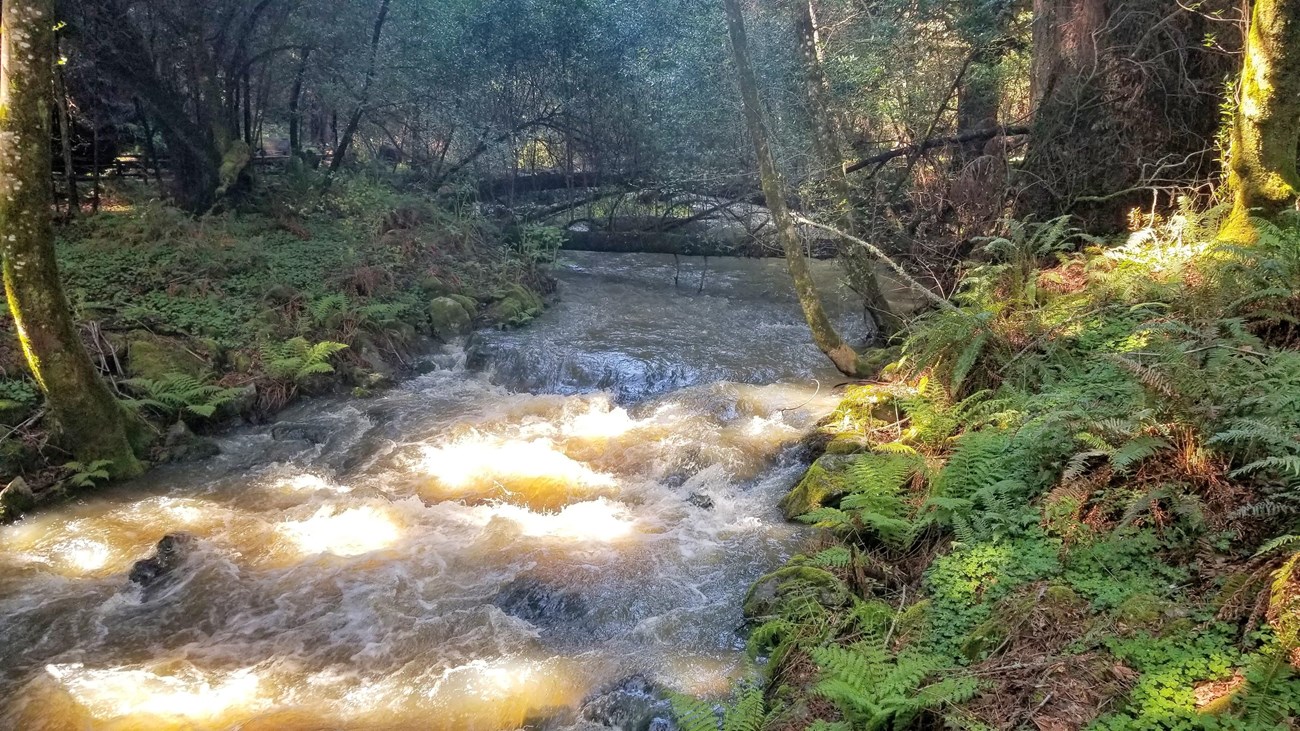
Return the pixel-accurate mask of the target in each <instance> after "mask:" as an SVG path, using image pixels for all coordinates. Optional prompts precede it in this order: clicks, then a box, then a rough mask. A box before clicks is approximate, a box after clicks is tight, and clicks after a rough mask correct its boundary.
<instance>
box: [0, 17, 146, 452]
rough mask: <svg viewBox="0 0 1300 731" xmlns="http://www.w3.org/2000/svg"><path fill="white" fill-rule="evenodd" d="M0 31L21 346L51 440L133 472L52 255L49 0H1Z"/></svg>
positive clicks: (0, 241)
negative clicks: (49, 423) (0, 19)
mask: <svg viewBox="0 0 1300 731" xmlns="http://www.w3.org/2000/svg"><path fill="white" fill-rule="evenodd" d="M2 13H3V26H4V28H3V34H2V35H0V251H2V252H3V254H4V283H5V294H6V296H7V298H8V302H9V311H10V313H11V314H12V315H13V318H14V324H15V326H16V329H17V331H18V337H19V340H20V341H21V345H22V349H23V353H24V355H25V356H26V358H27V363H28V365H29V366H30V367H31V370H32V374H33V376H35V378H36V382H37V383H38V384H39V386H40V388H41V390H42V391H43V392H44V393H45V397H46V403H47V408H48V418H49V419H50V420H51V421H52V422H53V424H54V427H55V434H56V437H57V439H58V441H59V442H60V443H62V444H65V445H66V446H67V448H68V449H69V450H70V451H71V452H72V453H73V454H74V455H75V456H76V457H77V459H79V460H81V461H83V462H92V461H95V460H109V461H110V462H111V463H112V468H111V472H112V473H113V474H114V475H115V476H119V477H124V476H130V475H135V474H138V473H139V472H140V471H141V465H140V462H139V461H138V460H137V459H136V457H135V455H134V454H133V452H132V449H131V444H130V441H129V440H128V438H127V414H126V412H125V411H124V410H123V408H122V407H121V405H120V404H118V402H117V400H116V399H114V398H113V395H112V394H111V393H110V392H109V390H108V388H107V386H105V385H104V382H103V381H101V380H100V378H99V375H98V374H97V373H96V372H95V367H94V365H93V364H92V363H91V362H90V356H89V355H88V354H87V353H86V349H85V347H84V346H83V345H82V343H81V340H80V338H79V337H78V336H77V329H76V326H75V325H74V323H73V321H72V316H71V314H70V312H69V310H68V303H67V300H66V299H65V297H64V295H63V289H62V287H61V286H60V284H59V271H58V266H57V264H56V262H55V258H54V227H53V222H52V220H51V209H52V207H53V200H52V195H51V191H50V162H51V160H50V130H49V123H50V108H49V101H50V99H51V98H52V91H53V70H54V34H53V28H54V2H53V0H4V3H3V11H2Z"/></svg>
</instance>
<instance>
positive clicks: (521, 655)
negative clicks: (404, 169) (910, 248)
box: [0, 253, 867, 731]
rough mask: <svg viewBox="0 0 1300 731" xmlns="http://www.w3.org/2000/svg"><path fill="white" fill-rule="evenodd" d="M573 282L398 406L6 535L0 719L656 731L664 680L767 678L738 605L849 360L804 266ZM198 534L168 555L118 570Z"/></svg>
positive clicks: (450, 361)
mask: <svg viewBox="0 0 1300 731" xmlns="http://www.w3.org/2000/svg"><path fill="white" fill-rule="evenodd" d="M815 268H816V273H817V275H818V278H819V279H820V280H821V281H822V283H823V284H822V291H823V293H824V296H826V298H827V300H828V305H829V306H830V309H831V310H832V311H833V313H834V315H835V319H836V321H837V323H838V324H839V326H840V327H841V328H842V329H843V330H844V331H846V332H847V333H848V334H850V335H853V336H855V337H856V338H858V339H861V338H862V337H864V336H865V335H866V334H867V333H866V331H865V325H864V324H863V318H862V315H861V311H860V309H859V310H855V309H854V308H853V307H852V305H851V304H850V303H851V302H852V301H853V297H852V294H851V293H850V292H847V291H845V290H843V289H841V288H840V286H839V285H838V284H837V283H836V282H837V281H838V277H837V273H836V271H835V270H834V268H833V265H831V264H827V263H815ZM557 277H558V279H559V282H560V287H559V298H558V302H557V304H556V305H555V306H554V307H552V308H551V309H549V310H548V311H547V312H546V314H544V315H543V316H542V317H541V318H540V319H539V320H538V321H536V322H535V323H534V324H533V325H530V326H529V327H527V328H525V329H522V330H517V331H510V332H496V331H493V332H481V333H478V334H476V335H475V336H474V337H473V338H472V339H471V341H470V342H469V343H468V344H467V345H465V346H462V345H456V346H448V347H446V348H444V349H443V350H442V351H441V352H438V353H435V354H432V355H430V356H429V357H428V358H427V360H426V363H425V368H426V370H427V371H428V372H427V373H425V374H424V375H421V376H418V377H415V378H412V379H410V380H409V381H406V382H404V383H402V384H401V385H399V386H398V387H396V388H394V389H392V390H390V391H388V392H386V393H384V394H383V395H381V396H378V397H376V398H372V399H364V400H361V399H342V398H326V399H314V400H310V401H306V402H303V403H301V404H298V405H296V406H294V407H293V408H291V409H290V410H288V411H286V412H285V413H283V414H282V415H281V416H280V417H279V419H278V420H277V422H276V423H274V424H269V425H264V426H259V427H244V428H241V429H238V430H235V431H233V432H230V433H228V434H225V435H223V436H222V437H221V438H220V439H219V442H220V445H221V448H222V454H221V455H219V456H217V457H215V458H212V459H209V460H207V461H204V462H199V463H193V464H185V465H176V466H170V467H164V468H159V469H156V470H154V471H153V472H151V473H150V474H149V475H147V476H146V477H145V478H143V479H141V480H138V481H136V482H133V483H130V484H127V485H121V486H115V487H113V488H111V489H108V490H104V491H102V492H100V493H97V494H95V495H94V496H88V497H86V498H84V499H82V500H79V501H76V502H74V503H69V504H66V505H63V506H60V507H54V508H50V509H47V510H45V511H43V512H41V513H39V514H37V515H34V516H31V517H29V518H26V519H24V520H23V521H21V522H19V523H16V524H14V525H9V526H4V527H0V697H3V698H4V703H3V709H2V710H0V728H8V729H23V730H24V731H27V730H31V731H43V730H49V731H56V730H57V731H62V730H63V729H72V728H94V729H149V730H151V731H152V730H154V729H243V730H245V731H247V730H251V729H325V728H329V729H406V728H419V729H483V730H485V731H487V730H495V729H515V728H520V727H522V726H525V725H529V726H530V727H533V728H539V729H540V728H546V729H599V728H607V727H610V726H614V727H620V726H622V727H627V728H633V727H637V728H638V731H640V729H644V728H667V726H666V725H664V722H663V721H662V720H653V717H654V716H655V714H659V715H662V713H661V712H660V711H659V710H655V709H654V708H650V710H649V711H647V710H646V709H645V708H641V709H637V708H632V710H628V708H629V707H633V706H636V704H637V703H642V705H644V706H646V707H651V706H654V701H653V696H654V690H653V689H654V688H660V687H662V688H672V689H675V690H678V691H682V692H688V693H694V694H700V695H709V694H719V693H725V691H726V689H727V687H728V683H729V682H731V681H732V680H733V679H735V678H737V677H740V676H743V675H745V674H746V673H749V672H751V670H750V668H749V664H748V663H747V661H746V659H745V653H744V639H743V628H742V623H743V618H742V616H741V611H740V605H741V601H742V599H743V597H744V595H745V592H746V591H747V589H748V587H749V586H750V584H751V583H752V582H753V581H754V580H755V579H757V578H758V577H759V576H761V575H762V574H764V573H765V572H767V571H770V570H772V569H774V568H775V567H777V566H779V565H780V563H781V562H782V561H783V560H784V559H785V558H786V557H788V555H789V554H790V553H791V552H793V551H795V550H797V548H798V544H799V540H800V537H801V531H800V529H799V527H798V526H794V525H791V524H788V523H786V522H785V521H784V520H782V518H781V515H780V513H779V511H778V510H777V508H776V504H777V501H778V499H779V498H780V496H781V495H782V494H783V493H784V492H785V491H786V490H788V489H789V488H790V487H791V486H792V485H793V484H794V482H795V481H796V480H797V479H798V477H799V475H800V474H801V472H802V471H803V469H804V468H805V467H806V464H805V462H804V460H805V459H806V455H805V454H803V453H802V451H801V450H800V448H799V443H800V440H801V439H802V438H803V437H804V436H805V435H807V434H808V432H809V431H810V430H811V429H812V428H813V426H814V425H815V423H816V422H817V421H818V420H819V419H821V418H822V417H824V416H826V415H827V414H829V413H830V412H831V411H832V410H833V409H834V407H835V404H836V402H837V400H838V399H837V396H836V394H835V393H834V392H833V388H832V386H833V384H835V383H836V382H838V381H839V380H840V379H839V377H838V375H837V374H836V373H835V372H834V371H833V369H831V368H829V363H828V362H827V360H826V358H825V357H824V356H823V355H822V354H821V353H819V352H818V351H817V350H816V348H815V347H813V345H812V344H811V343H810V341H809V335H808V330H807V327H806V325H805V324H804V322H803V319H802V316H801V313H800V310H799V307H798V304H797V302H796V301H795V299H794V297H793V293H792V291H791V289H790V286H789V279H788V275H787V274H786V272H785V269H784V262H782V261H780V260H749V259H716V258H711V259H709V260H707V269H706V267H705V262H704V261H702V260H700V259H685V258H683V259H682V260H681V264H680V267H679V266H678V265H677V264H676V263H675V261H674V259H673V257H671V256H660V255H645V254H620V255H614V254H584V253H570V254H566V255H565V257H564V259H563V260H562V262H561V264H560V265H559V266H558V267H557ZM701 278H703V286H702V288H701V286H700V285H701ZM178 532H184V533H187V534H189V535H191V536H193V538H194V540H192V541H187V542H186V543H185V545H184V549H185V552H184V556H183V560H182V561H181V563H180V565H179V566H178V567H177V568H176V569H175V570H174V571H173V572H172V573H171V574H170V575H167V576H164V577H163V578H162V580H160V581H158V582H157V583H154V584H152V585H151V586H149V587H148V588H147V589H145V588H142V587H141V586H139V585H138V584H136V583H133V582H132V581H130V580H129V579H128V573H129V572H130V570H131V568H132V565H133V564H134V563H135V562H136V561H138V560H140V559H142V558H145V557H146V556H149V555H150V554H151V553H152V552H153V551H154V547H155V545H156V544H157V542H158V541H159V540H160V539H161V538H162V537H163V536H164V535H167V534H172V533H178ZM629 678H634V679H635V680H632V681H628V679H629ZM620 683H621V685H620ZM613 686H617V687H618V688H619V690H618V692H616V693H614V694H612V695H611V694H609V693H606V694H604V695H602V689H606V690H608V689H609V688H610V687H613ZM621 696H626V697H621ZM629 699H631V700H630V701H629ZM629 703H630V706H629ZM660 706H662V704H660ZM656 724H657V725H656Z"/></svg>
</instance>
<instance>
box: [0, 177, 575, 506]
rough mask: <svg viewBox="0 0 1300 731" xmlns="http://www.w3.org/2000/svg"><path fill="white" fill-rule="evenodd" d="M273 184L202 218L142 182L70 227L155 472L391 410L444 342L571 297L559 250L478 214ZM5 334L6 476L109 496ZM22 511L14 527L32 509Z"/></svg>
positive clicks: (353, 191) (64, 245)
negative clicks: (320, 413) (305, 408)
mask: <svg viewBox="0 0 1300 731" xmlns="http://www.w3.org/2000/svg"><path fill="white" fill-rule="evenodd" d="M267 185H268V187H267V189H266V190H264V191H263V192H262V193H261V194H260V195H259V197H258V198H257V199H256V200H250V201H246V202H245V204H244V206H243V207H242V208H241V209H240V210H238V211H236V212H230V213H220V214H209V215H206V216H202V217H198V218H194V217H191V216H189V215H187V214H185V213H183V212H181V211H178V210H176V209H173V208H170V207H168V206H166V205H164V204H161V203H159V202H158V201H157V200H156V199H154V198H153V197H152V193H151V191H150V190H149V189H148V188H147V187H146V186H144V185H132V184H130V183H129V182H127V183H123V186H122V187H119V188H118V189H117V190H116V191H115V192H114V193H113V194H112V195H111V196H106V200H105V203H104V206H103V209H102V210H101V212H100V213H99V214H97V215H95V216H92V217H88V218H83V219H80V220H76V221H73V222H70V223H67V224H65V225H64V226H62V227H61V228H60V230H59V241H58V253H59V258H60V266H61V269H62V275H63V279H64V282H65V287H66V290H67V292H68V295H69V299H70V300H71V304H72V306H73V308H74V311H75V312H76V314H77V319H78V321H79V322H80V323H81V331H82V335H83V339H84V341H85V342H86V345H87V347H88V349H89V350H90V352H91V354H92V357H93V358H94V359H95V360H96V361H97V364H98V366H99V368H100V370H101V372H102V373H103V374H104V375H105V376H106V377H107V378H109V379H110V381H111V383H112V384H113V387H114V389H115V390H116V391H117V392H118V395H119V396H120V397H121V398H122V400H123V403H124V404H125V405H126V406H127V407H128V408H130V409H131V410H133V411H135V412H136V413H137V414H138V415H139V416H141V417H142V418H144V419H145V420H146V421H147V422H149V424H150V428H149V429H148V430H146V433H147V434H148V435H149V440H150V442H151V444H150V445H148V446H147V447H144V448H143V451H144V452H145V455H144V456H146V457H147V458H148V459H149V460H150V461H152V462H155V463H165V462H171V461H178V460H185V459H191V458H196V457H205V456H210V455H211V454H212V452H213V450H214V448H215V443H214V442H213V441H212V440H211V439H210V438H208V437H207V436H205V435H210V434H214V433H217V432H219V431H220V430H221V429H222V428H225V427H228V426H229V425H231V424H236V423H239V422H249V421H251V422H260V421H265V420H266V419H268V418H269V417H270V416H272V415H273V414H275V413H277V412H279V411H280V410H282V409H283V408H284V407H286V406H287V405H289V404H290V403H292V402H293V401H294V400H296V399H297V398H299V397H300V396H304V395H315V396H320V395H324V394H328V393H334V392H350V393H352V394H353V395H355V396H357V397H366V396H369V395H373V394H375V393H377V392H378V391H380V390H382V389H384V388H387V387H390V386H391V385H393V384H394V383H396V382H397V381H398V380H400V379H402V378H404V377H408V376H411V375H414V373H415V371H416V369H417V367H418V356H419V355H420V354H422V353H427V352H430V351H432V350H435V349H436V348H437V347H438V346H439V344H442V343H448V342H454V341H457V340H458V339H460V338H463V337H464V336H466V335H468V334H469V333H470V331H471V330H473V329H475V328H484V327H487V328H491V327H517V326H520V325H523V324H525V323H527V322H528V321H530V320H531V319H532V318H534V317H536V316H537V315H538V314H540V313H541V311H542V309H543V308H544V301H543V297H544V296H546V295H547V294H548V293H550V292H551V291H552V290H553V288H554V283H553V281H552V280H551V279H550V277H549V275H548V274H546V272H545V268H546V266H548V265H549V263H550V261H551V260H552V258H553V255H554V250H553V248H548V247H547V246H545V244H544V243H538V242H537V241H534V240H530V239H529V236H530V235H532V232H531V231H521V232H515V233H514V235H513V236H512V237H507V236H506V235H504V234H503V232H501V231H498V230H497V229H496V228H494V227H493V226H492V225H491V224H490V223H488V222H487V221H485V220H484V219H482V218H481V217H479V216H478V215H477V214H476V213H475V210H474V208H473V207H472V206H471V205H470V204H468V203H466V204H458V203H456V202H454V201H442V202H440V203H439V204H438V205H436V206H435V205H434V204H432V203H431V202H430V199H429V198H426V197H423V196H421V195H420V194H418V193H415V192H404V191H403V190H402V189H400V188H398V187H395V186H394V185H393V184H392V183H390V182H388V181H386V180H383V179H378V178H370V177H367V176H364V175H347V176H344V177H342V178H340V179H338V180H336V181H335V182H334V184H333V185H332V186H331V189H330V192H329V194H328V195H325V196H323V197H322V196H320V194H319V187H318V186H317V185H315V184H314V181H313V180H311V179H302V180H299V179H298V178H296V177H295V176H294V175H284V176H280V177H277V178H274V179H271V180H269V181H268V183H267ZM3 330H4V332H0V342H3V343H4V345H3V346H0V372H2V373H3V374H5V376H4V378H3V379H0V425H3V428H4V430H5V432H6V434H5V436H4V438H3V439H2V440H0V479H3V480H4V481H5V482H6V483H7V482H9V481H11V480H13V479H15V478H17V477H21V478H22V479H23V483H24V484H25V485H26V486H27V487H28V488H30V489H31V490H32V491H33V492H34V495H33V496H32V497H33V498H34V499H35V501H37V502H48V501H49V500H51V499H58V498H59V497H60V496H61V495H63V494H65V493H67V494H70V493H74V492H77V491H79V490H82V489H84V488H87V487H90V486H92V485H93V484H94V483H96V482H98V481H100V475H101V474H102V473H101V472H100V470H99V468H98V467H97V466H96V465H80V464H76V463H72V464H71V465H68V464H65V463H68V462H69V460H70V457H68V456H66V455H64V454H61V453H60V452H59V450H57V449H56V448H54V447H53V446H52V445H50V444H49V440H48V435H47V434H46V433H45V432H44V430H43V429H42V425H41V422H40V417H41V414H42V409H41V399H40V398H39V394H38V391H37V389H36V388H35V385H34V384H33V383H31V381H30V380H29V379H28V378H27V377H26V375H25V374H26V372H27V369H26V367H25V364H24V363H23V361H22V355H21V352H20V351H19V350H18V348H17V339H16V337H15V336H14V334H13V332H12V322H11V320H9V319H8V317H7V316H6V317H5V318H4V321H3ZM15 497H17V498H18V500H17V501H15V499H14V498H15ZM5 503H6V505H7V506H8V507H9V508H11V509H10V510H8V511H7V512H9V513H11V514H10V515H8V516H7V517H9V518H13V517H14V515H13V514H12V513H16V512H18V511H16V510H13V509H12V508H29V507H30V504H31V500H27V499H23V498H22V496H21V495H18V496H15V495H14V494H12V493H11V495H10V499H9V500H7V501H5Z"/></svg>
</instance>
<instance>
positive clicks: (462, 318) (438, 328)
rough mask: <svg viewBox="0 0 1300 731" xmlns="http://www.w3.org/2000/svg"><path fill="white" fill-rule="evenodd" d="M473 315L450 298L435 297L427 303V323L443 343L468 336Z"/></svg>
mask: <svg viewBox="0 0 1300 731" xmlns="http://www.w3.org/2000/svg"><path fill="white" fill-rule="evenodd" d="M473 320H474V315H473V312H472V311H470V310H466V309H465V305H463V304H462V303H460V302H458V301H457V300H455V299H453V298H451V297H437V298H435V299H434V300H433V301H432V302H430V303H429V322H430V324H431V325H432V327H433V333H434V334H435V335H437V336H438V338H439V339H441V340H443V341H450V340H452V339H454V338H458V337H464V336H466V335H469V333H470V330H472V329H473Z"/></svg>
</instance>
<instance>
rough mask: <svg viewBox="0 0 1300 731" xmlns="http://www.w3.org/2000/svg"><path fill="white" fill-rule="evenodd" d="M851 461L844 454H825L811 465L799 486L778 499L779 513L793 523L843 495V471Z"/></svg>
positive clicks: (845, 490) (845, 487) (850, 458)
mask: <svg viewBox="0 0 1300 731" xmlns="http://www.w3.org/2000/svg"><path fill="white" fill-rule="evenodd" d="M852 461H853V458H852V457H850V456H846V455H826V456H824V457H822V458H821V459H819V460H817V461H816V462H814V463H813V464H812V466H811V467H809V468H808V471H807V472H806V473H804V476H803V479H802V480H800V481H799V484H798V485H796V486H795V488H794V489H793V490H791V491H790V492H789V494H787V495H786V496H785V497H784V498H781V511H782V512H783V513H785V517H786V518H787V519H789V520H793V519H795V518H797V517H799V516H800V515H804V514H806V513H809V512H811V511H813V510H815V509H817V508H820V507H822V506H823V505H826V504H827V503H829V502H831V501H833V500H835V499H836V498H838V497H840V496H842V495H843V494H844V493H845V492H847V491H848V488H847V486H846V485H845V481H844V468H845V467H846V466H847V465H848V464H849V463H850V462H852Z"/></svg>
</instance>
